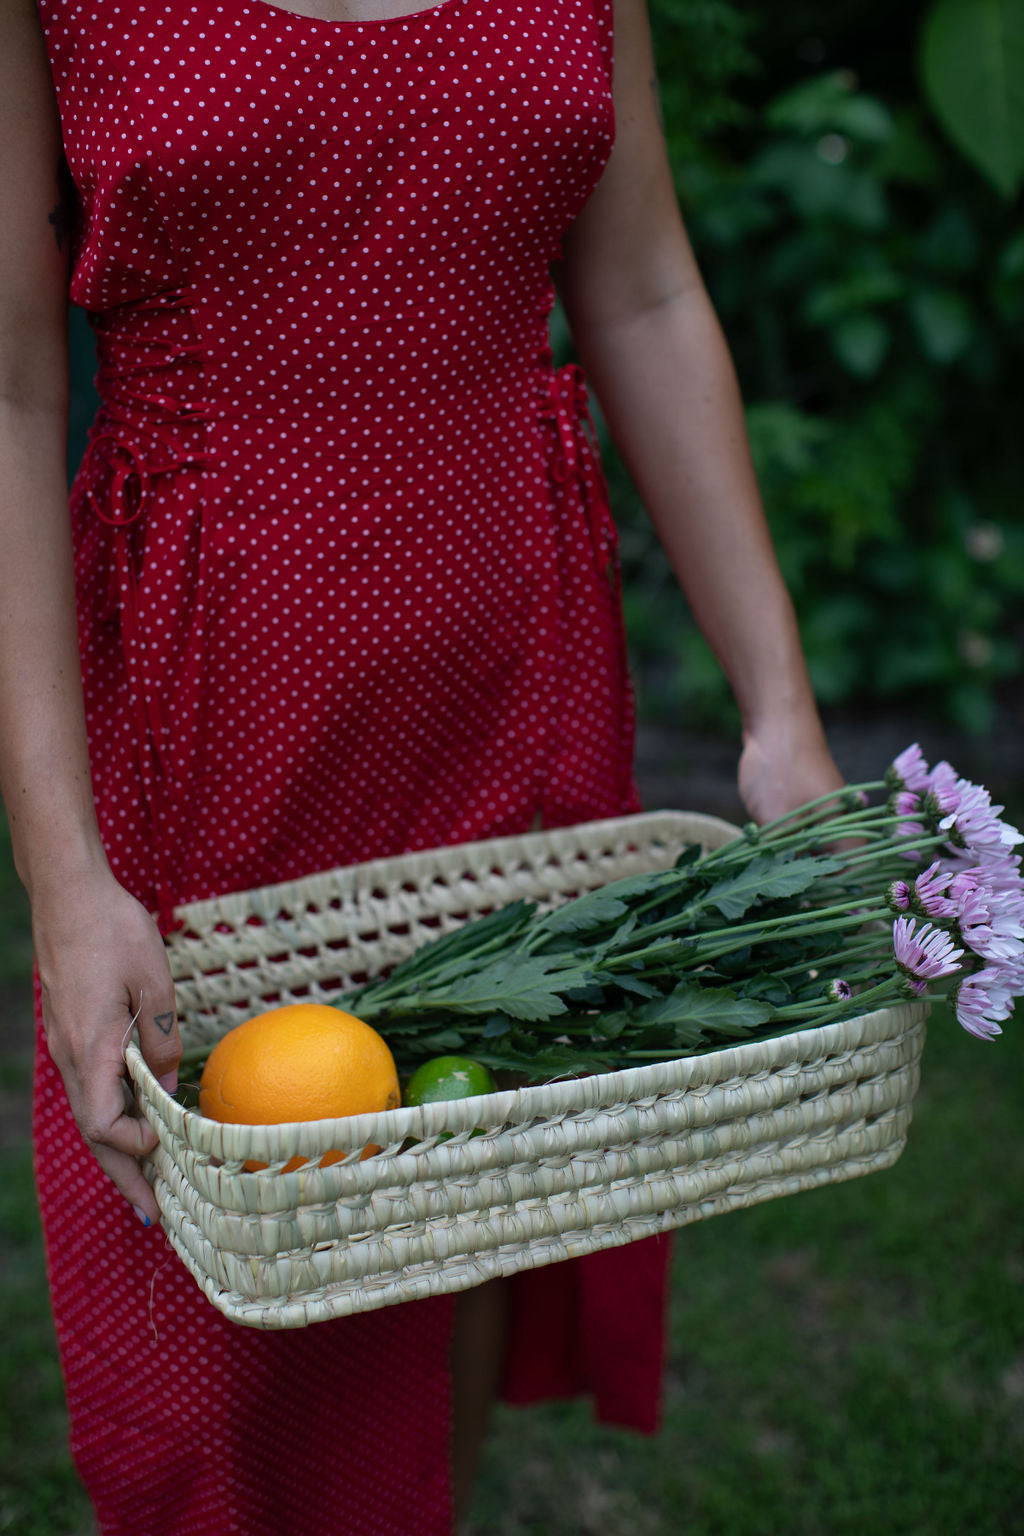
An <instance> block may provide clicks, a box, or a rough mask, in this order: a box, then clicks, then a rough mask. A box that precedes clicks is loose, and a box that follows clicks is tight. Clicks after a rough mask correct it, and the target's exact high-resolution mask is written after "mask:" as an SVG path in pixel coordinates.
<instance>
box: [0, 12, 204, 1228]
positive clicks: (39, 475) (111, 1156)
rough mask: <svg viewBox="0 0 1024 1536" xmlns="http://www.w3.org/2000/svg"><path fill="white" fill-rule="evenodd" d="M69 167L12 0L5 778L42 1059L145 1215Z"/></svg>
mask: <svg viewBox="0 0 1024 1536" xmlns="http://www.w3.org/2000/svg"><path fill="white" fill-rule="evenodd" d="M62 160H63V153H62V147H61V138H60V126H59V122H58V119H57V111H56V105H55V102H54V98H53V87H52V84H51V81H50V74H49V68H48V65H47V61H46V54H45V50H44V46H43V40H42V36H41V34H40V30H39V22H38V18H37V15H36V8H35V5H34V3H33V0H10V3H8V4H5V5H4V6H3V9H2V10H0V208H2V209H3V219H2V220H0V549H2V552H3V555H2V559H0V788H2V791H3V798H4V802H5V805H6V807H7V814H8V820H9V822H10V827H11V837H12V841H13V845H14V857H15V863H16V866H17V870H18V874H19V875H20V877H21V879H22V881H23V883H24V885H25V888H26V890H27V891H28V894H29V898H30V901H31V905H32V927H33V937H34V941H35V947H36V960H37V963H38V966H39V974H40V980H41V983H42V989H43V1019H44V1023H45V1025H46V1031H47V1039H48V1042H49V1046H50V1051H51V1054H52V1055H53V1057H54V1060H55V1061H56V1063H57V1065H58V1067H59V1068H60V1070H61V1072H62V1074H63V1076H64V1080H65V1084H66V1086H67V1090H68V1097H69V1099H70V1101H71V1107H72V1109H73V1111H74V1114H75V1118H76V1120H77V1121H78V1124H79V1126H80V1127H81V1129H82V1132H83V1134H84V1136H85V1137H86V1140H87V1141H88V1142H89V1144H90V1146H91V1147H92V1149H93V1151H94V1153H95V1154H96V1157H97V1158H98V1160H99V1162H100V1164H101V1165H102V1167H103V1168H104V1169H105V1170H106V1172H107V1173H108V1174H110V1176H111V1177H112V1178H113V1180H114V1182H115V1183H116V1184H117V1186H118V1188H119V1189H120V1190H121V1191H122V1193H123V1194H124V1195H125V1196H126V1197H127V1198H128V1199H129V1200H130V1201H131V1202H132V1203H133V1204H134V1205H136V1206H137V1207H138V1208H139V1210H140V1211H141V1212H142V1213H143V1214H144V1215H145V1216H148V1217H149V1218H151V1219H153V1218H155V1216H156V1203H155V1201H154V1199H153V1195H152V1192H151V1190H150V1188H149V1185H148V1184H147V1183H146V1180H145V1178H144V1177H143V1175H142V1171H141V1169H140V1167H139V1165H138V1161H137V1159H138V1157H139V1155H140V1154H142V1153H145V1152H147V1151H150V1150H151V1149H152V1147H153V1146H154V1144H155V1141H156V1137H155V1135H154V1134H153V1133H152V1132H151V1131H150V1130H149V1128H148V1126H147V1125H146V1124H145V1122H144V1121H141V1120H139V1119H137V1118H135V1117H134V1116H132V1115H130V1114H127V1113H126V1112H125V1100H124V1095H123V1091H122V1079H123V1076H124V1061H123V1056H122V1045H123V1041H124V1039H125V1037H126V1034H127V1032H128V1029H129V1026H130V1021H131V1019H132V1017H133V1015H134V1014H135V1013H136V1011H137V1010H139V1008H140V1006H141V1008H142V1012H141V1013H140V1016H139V1027H140V1040H141V1043H142V1048H143V1051H144V1052H145V1054H146V1058H147V1060H148V1061H149V1063H150V1065H151V1066H152V1067H153V1069H154V1071H155V1072H157V1073H158V1074H159V1075H161V1076H165V1075H167V1074H173V1072H174V1069H175V1066H176V1063H177V1059H178V1056H179V1054H180V1046H179V1043H178V1037H177V1029H176V1026H175V1025H174V1022H173V1016H174V995H173V988H172V986H171V979H170V971H169V968H168V964H167V958H166V954H165V952H164V949H163V943H162V941H161V939H160V936H159V934H158V932H157V929H156V925H155V924H154V922H153V921H152V919H151V918H150V916H149V914H148V913H147V912H146V911H145V910H144V909H143V908H142V907H141V906H140V905H139V904H138V903H137V902H136V901H135V900H134V899H133V898H132V897H131V896H130V895H129V894H128V893H127V892H126V891H125V890H124V889H123V888H122V887H121V886H120V885H119V884H118V883H117V881H115V879H114V877H113V875H112V874H111V872H110V869H109V866H108V864H107V860H106V857H105V855H104V852H103V848H102V845H101V842H100V836H99V830H98V827H97V823H96V813H95V808H94V805H93V800H92V790H91V784H90V778H89V763H88V756H87V749H86V734H85V714H84V709H83V704H82V684H81V672H80V667H79V660H78V644H77V637H76V627H75V596H74V584H73V576H72V556H71V538H70V528H69V520H68V505H67V486H66V481H65V472H64V464H65V459H66V453H67V390H68V384H67V375H68V362H67V335H66V317H67V237H66V234H65V217H64V214H65V213H66V210H62V209H61V207H60V182H61V177H60V169H59V168H60V166H61V165H62ZM161 1015H162V1016H163V1020H162V1022H163V1027H161V1025H160V1024H159V1023H157V1019H158V1018H159V1017H160V1016H161Z"/></svg>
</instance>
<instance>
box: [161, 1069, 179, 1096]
mask: <svg viewBox="0 0 1024 1536" xmlns="http://www.w3.org/2000/svg"><path fill="white" fill-rule="evenodd" d="M157 1082H158V1083H159V1084H160V1087H161V1088H162V1089H163V1091H164V1093H174V1091H175V1089H176V1088H177V1086H178V1074H177V1072H176V1071H174V1072H168V1074H167V1076H166V1077H158V1078H157Z"/></svg>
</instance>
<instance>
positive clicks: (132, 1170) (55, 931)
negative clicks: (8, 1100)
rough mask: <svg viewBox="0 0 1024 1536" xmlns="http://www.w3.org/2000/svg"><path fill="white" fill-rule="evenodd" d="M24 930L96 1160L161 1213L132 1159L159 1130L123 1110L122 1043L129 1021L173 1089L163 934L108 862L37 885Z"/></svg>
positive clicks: (125, 1190)
mask: <svg viewBox="0 0 1024 1536" xmlns="http://www.w3.org/2000/svg"><path fill="white" fill-rule="evenodd" d="M32 928H33V937H34V941H35V950H36V962H37V965H38V967H39V979H40V983H41V987H42V1013H43V1027H44V1029H45V1031H46V1040H47V1044H48V1046H49V1049H50V1055H51V1056H52V1058H53V1060H54V1062H55V1063H56V1065H57V1068H58V1070H59V1071H60V1073H61V1076H62V1077H63V1079H64V1085H65V1087H66V1089H67V1094H68V1099H69V1101H70V1104H71V1110H72V1113H73V1114H74V1117H75V1120H76V1121H77V1123H78V1127H79V1129H80V1131H81V1132H82V1135H83V1136H84V1138H85V1140H86V1143H87V1144H88V1146H89V1148H90V1149H91V1151H92V1152H93V1154H94V1156H95V1157H96V1160H97V1162H98V1163H99V1165H100V1167H101V1168H102V1169H103V1171H104V1172H105V1173H106V1174H108V1175H109V1176H110V1178H111V1179H112V1180H113V1181H114V1183H115V1184H116V1185H117V1188H118V1189H119V1190H120V1191H121V1193H122V1195H124V1197H125V1199H126V1200H127V1201H128V1202H129V1203H130V1204H131V1205H132V1206H133V1207H134V1208H135V1212H136V1215H138V1216H139V1218H140V1220H143V1221H145V1222H146V1224H147V1225H149V1223H151V1222H155V1221H156V1220H157V1218H158V1214H159V1213H158V1211H157V1205H156V1200H155V1199H154V1196H153V1191H152V1190H151V1189H150V1187H149V1184H148V1183H147V1181H146V1178H145V1176H144V1175H143V1172H142V1168H141V1166H140V1159H141V1158H142V1157H144V1156H145V1155H146V1154H147V1153H149V1152H151V1151H152V1149H153V1148H154V1146H155V1145H156V1141H157V1137H156V1132H155V1131H153V1130H152V1128H151V1127H150V1126H149V1125H148V1123H147V1122H146V1121H145V1120H144V1119H142V1118H141V1116H140V1115H139V1114H138V1113H137V1112H135V1111H134V1110H133V1109H132V1108H131V1107H130V1105H131V1096H130V1093H127V1092H126V1088H129V1089H130V1079H129V1078H128V1073H127V1067H126V1065H125V1059H124V1047H125V1044H126V1043H127V1040H128V1036H129V1035H130V1033H131V1029H132V1021H133V1020H135V1022H136V1024H137V1027H138V1033H139V1044H140V1047H141V1050H142V1054H143V1056H144V1057H145V1059H146V1061H147V1063H148V1065H149V1067H150V1068H151V1070H152V1071H153V1073H154V1075H155V1076H156V1077H157V1079H158V1080H159V1081H160V1082H161V1084H162V1086H163V1087H165V1088H167V1089H168V1091H170V1092H173V1090H174V1087H175V1086H176V1084H177V1065H178V1059H179V1057H180V1055H181V1041H180V1038H179V1035H178V1026H177V1019H176V1014H175V1007H174V988H173V985H172V982H171V972H170V966H169V964H168V960H167V952H166V950H165V948H164V943H163V939H162V938H161V936H160V933H159V931H158V929H157V926H156V923H155V921H154V920H153V918H152V917H151V916H150V914H149V913H148V912H147V911H146V909H145V907H143V906H142V905H141V904H140V903H139V902H138V901H136V900H135V898H134V897H133V896H131V895H129V893H128V892H127V891H126V890H125V889H124V887H123V886H121V885H120V884H118V882H117V881H116V880H115V879H114V876H113V875H112V874H111V873H110V871H109V869H108V868H104V869H99V870H90V871H89V872H88V873H86V874H84V875H80V876H78V877H77V878H72V879H70V880H68V879H65V880H63V881H62V882H61V885H60V889H59V890H58V891H55V892H53V893H52V894H48V895H46V896H42V895H40V894H39V893H38V892H37V893H36V894H35V897H34V900H33V912H32Z"/></svg>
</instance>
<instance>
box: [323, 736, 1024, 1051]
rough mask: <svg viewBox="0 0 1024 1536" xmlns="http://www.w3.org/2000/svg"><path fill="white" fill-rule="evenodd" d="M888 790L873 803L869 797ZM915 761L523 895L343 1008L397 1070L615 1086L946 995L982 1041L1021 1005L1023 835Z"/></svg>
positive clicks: (983, 796)
mask: <svg viewBox="0 0 1024 1536" xmlns="http://www.w3.org/2000/svg"><path fill="white" fill-rule="evenodd" d="M880 795H881V796H882V798H879V796H880ZM1002 811H1003V807H1002V806H997V805H993V804H992V800H991V796H990V795H989V794H988V792H987V790H985V789H984V788H983V787H982V786H981V785H978V784H973V783H971V782H970V781H969V780H967V779H964V778H962V777H960V776H959V775H958V774H957V772H956V771H955V769H954V768H952V767H951V766H950V764H949V763H946V762H941V763H939V764H937V766H936V767H934V768H929V766H928V764H927V763H926V762H925V760H924V757H923V755H922V753H921V750H920V748H919V747H918V746H917V745H916V744H915V745H913V746H910V747H908V748H907V749H906V750H905V751H904V752H901V753H900V755H899V756H898V757H897V758H896V759H895V761H894V762H893V763H892V765H891V766H890V768H889V769H888V771H887V773H886V775H885V777H884V778H883V779H880V780H878V781H876V782H871V783H866V784H858V785H854V786H851V787H849V788H848V789H846V790H844V791H842V792H840V793H838V794H830V795H827V796H823V797H822V798H821V799H820V800H818V801H813V802H810V803H809V804H807V805H804V806H801V807H800V808H799V809H798V810H795V811H793V812H791V813H790V814H789V815H787V816H783V817H781V818H779V819H778V820H777V821H773V822H771V823H769V824H768V825H766V826H760V827H758V826H756V825H754V824H753V823H750V824H748V825H747V826H746V827H745V828H744V829H743V834H742V836H741V837H738V838H736V839H735V840H734V841H733V842H731V843H728V844H727V845H726V846H724V847H722V848H719V849H716V850H715V851H713V852H710V853H707V854H701V852H700V850H699V849H698V848H688V849H686V850H685V851H684V852H683V853H682V854H681V856H680V857H679V858H678V859H677V860H676V862H675V864H674V866H673V867H672V868H671V869H667V870H659V871H656V872H653V873H647V874H643V875H637V876H632V877H628V878H626V879H623V880H618V881H616V882H614V883H612V884H610V885H606V886H603V887H601V888H600V889H598V890H595V891H591V892H589V893H588V894H586V895H583V896H580V897H578V898H576V899H575V900H572V901H567V902H565V903H564V904H563V905H561V906H559V907H556V908H555V909H554V910H553V911H541V910H539V909H538V908H537V907H536V906H535V905H534V904H532V903H530V902H524V901H518V902H514V903H512V904H511V905H510V906H506V907H502V908H500V909H498V910H495V911H493V912H491V913H490V914H488V915H487V916H485V917H482V918H479V919H477V920H475V921H473V922H470V923H467V924H465V925H464V926H463V927H461V928H459V929H457V930H455V931H454V932H452V933H449V934H446V935H444V936H443V937H441V938H439V939H437V940H434V941H433V942H431V943H428V944H425V945H423V946H421V947H420V948H419V949H418V950H417V951H416V952H415V954H413V955H412V956H411V957H410V958H409V959H407V960H406V961H404V962H403V963H402V964H400V965H398V966H397V967H396V968H395V969H394V970H393V971H392V972H391V973H390V974H389V975H388V976H386V977H384V978H383V979H376V980H373V981H371V982H368V983H367V984H366V985H365V986H363V987H361V988H359V989H358V990H356V991H354V992H346V993H345V995H344V996H343V997H340V998H339V999H338V1002H339V1004H340V1005H341V1006H342V1007H344V1008H346V1009H348V1010H351V1011H352V1012H354V1013H357V1014H358V1015H359V1017H360V1018H362V1019H364V1020H366V1021H367V1022H372V1023H376V1024H378V1025H379V1027H380V1028H381V1029H382V1030H383V1031H384V1032H385V1034H386V1036H387V1039H388V1042H389V1044H390V1045H391V1047H392V1050H393V1051H394V1053H395V1056H396V1059H397V1060H398V1062H399V1065H400V1068H401V1069H402V1070H403V1071H408V1070H411V1069H412V1068H414V1067H415V1066H416V1065H417V1063H419V1062H421V1061H423V1060H425V1059H427V1058H429V1057H432V1056H435V1055H437V1054H438V1053H439V1052H446V1051H460V1052H466V1053H467V1054H469V1055H471V1056H472V1057H473V1058H474V1059H475V1060H477V1061H479V1062H481V1063H483V1064H484V1065H486V1066H489V1067H492V1068H499V1069H500V1068H509V1069H512V1070H515V1071H517V1072H521V1073H525V1074H527V1076H528V1078H530V1079H531V1080H534V1081H536V1080H539V1079H542V1078H551V1077H555V1076H559V1075H562V1074H568V1073H579V1072H594V1071H598V1072H607V1071H611V1070H614V1069H616V1068H619V1067H625V1066H629V1065H639V1064H642V1063H643V1062H647V1061H664V1060H668V1059H670V1058H672V1057H677V1056H685V1055H692V1054H696V1053H698V1052H703V1051H707V1050H709V1049H714V1048H715V1047H716V1046H719V1045H725V1044H733V1043H735V1042H737V1041H739V1040H743V1039H752V1038H758V1037H763V1036H769V1035H778V1034H783V1033H786V1032H788V1031H791V1030H799V1029H806V1028H809V1027H812V1026H817V1025H822V1024H827V1023H831V1022H832V1021H833V1020H835V1019H837V1018H839V1017H841V1016H842V1015H844V1014H850V1013H858V1014H862V1013H866V1012H868V1011H870V1010H872V1009H875V1008H878V1007H884V1006H886V1005H888V1004H890V1003H892V1002H895V1001H899V1000H902V999H908V998H910V999H917V998H922V997H928V996H932V995H934V993H935V991H936V989H937V988H942V989H944V990H947V989H948V990H950V993H951V998H952V1003H953V1007H954V1009H955V1012H956V1016H957V1018H958V1020H959V1022H960V1023H961V1024H962V1025H963V1027H964V1028H965V1029H967V1030H969V1031H970V1032H971V1033H972V1034H973V1035H976V1036H978V1037H979V1038H981V1039H991V1038H993V1037H994V1036H996V1035H998V1034H999V1033H1000V1032H1001V1024H1002V1022H1003V1021H1004V1020H1005V1019H1007V1018H1008V1017H1009V1016H1010V1014H1011V1012H1012V1010H1013V1004H1014V998H1015V997H1016V996H1020V995H1022V994H1024V878H1022V874H1021V855H1020V854H1019V853H1017V852H1015V851H1014V850H1015V849H1016V847H1017V845H1018V844H1020V843H1021V842H1024V837H1022V835H1021V833H1020V832H1018V831H1017V830H1016V828H1014V827H1013V826H1011V825H1010V824H1009V823H1008V822H1007V821H1005V820H1003V819H1002Z"/></svg>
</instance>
